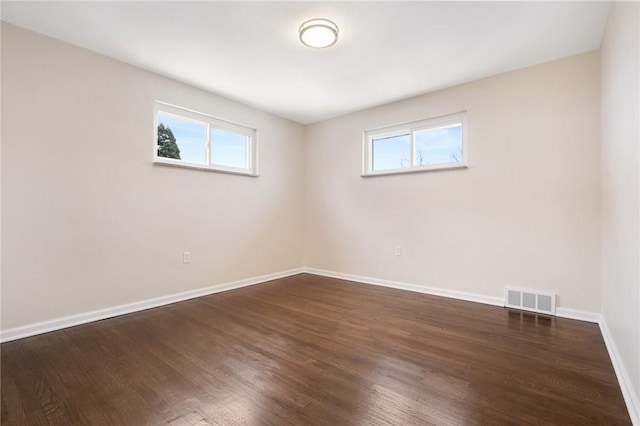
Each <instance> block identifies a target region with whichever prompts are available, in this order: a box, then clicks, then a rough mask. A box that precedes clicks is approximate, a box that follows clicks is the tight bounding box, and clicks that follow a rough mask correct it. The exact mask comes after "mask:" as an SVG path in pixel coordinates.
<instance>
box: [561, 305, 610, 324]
mask: <svg viewBox="0 0 640 426" xmlns="http://www.w3.org/2000/svg"><path fill="white" fill-rule="evenodd" d="M556 316H557V317H560V318H568V319H574V320H579V321H586V322H593V323H596V324H598V323H600V320H601V319H602V315H600V314H598V313H596V312H588V311H580V310H578V309H569V308H556Z"/></svg>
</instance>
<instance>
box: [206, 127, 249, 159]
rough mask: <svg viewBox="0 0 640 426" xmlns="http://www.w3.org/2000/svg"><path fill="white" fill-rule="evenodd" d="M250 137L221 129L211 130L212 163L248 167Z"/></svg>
mask: <svg viewBox="0 0 640 426" xmlns="http://www.w3.org/2000/svg"><path fill="white" fill-rule="evenodd" d="M248 139H249V138H248V137H247V136H245V135H240V134H238V133H233V132H229V131H226V130H221V129H211V163H212V164H220V165H222V166H229V167H240V168H246V167H247V142H248Z"/></svg>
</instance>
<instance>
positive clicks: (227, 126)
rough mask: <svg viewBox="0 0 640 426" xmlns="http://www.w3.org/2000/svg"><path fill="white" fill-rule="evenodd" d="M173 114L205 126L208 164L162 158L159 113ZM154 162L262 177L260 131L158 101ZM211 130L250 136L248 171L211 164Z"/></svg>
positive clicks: (156, 104) (154, 120) (206, 160)
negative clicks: (260, 174) (160, 152)
mask: <svg viewBox="0 0 640 426" xmlns="http://www.w3.org/2000/svg"><path fill="white" fill-rule="evenodd" d="M159 113H162V114H164V115H169V116H172V117H175V118H178V119H180V120H184V121H189V122H192V123H196V124H200V125H204V126H205V127H206V129H205V141H204V147H203V149H204V151H203V154H204V156H205V158H204V161H205V163H204V164H198V163H189V162H188V161H184V160H176V159H173V158H165V157H159V156H158V114H159ZM153 124H154V127H153V128H154V130H153V141H154V142H153V163H154V164H158V165H162V166H173V167H184V168H188V169H197V170H206V171H212V172H222V173H231V174H237V175H246V176H254V177H257V176H258V131H257V130H256V129H254V128H252V127H249V126H245V125H243V124H239V123H234V122H232V121H228V120H223V119H221V118H218V117H214V116H212V115H209V114H205V113H203V112H198V111H194V110H191V109H187V108H183V107H179V106H176V105H171V104H168V103H164V102H159V101H156V102H154V111H153ZM210 129H219V130H226V131H229V132H233V133H236V134H239V135H243V136H247V142H246V146H245V155H246V163H247V168H243V167H231V166H224V165H221V164H215V163H212V162H211V131H210Z"/></svg>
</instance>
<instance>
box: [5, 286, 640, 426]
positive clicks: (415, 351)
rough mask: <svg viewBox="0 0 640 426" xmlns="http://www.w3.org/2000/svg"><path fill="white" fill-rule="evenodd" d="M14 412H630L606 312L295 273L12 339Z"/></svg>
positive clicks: (415, 421) (402, 421)
mask: <svg viewBox="0 0 640 426" xmlns="http://www.w3.org/2000/svg"><path fill="white" fill-rule="evenodd" d="M1 356H2V389H1V390H2V398H1V399H2V424H3V425H4V424H6V425H22V424H25V425H38V424H43V425H45V424H58V425H72V424H82V425H135V426H138V425H167V424H170V425H210V424H216V425H331V426H336V425H430V424H433V425H499V424H513V425H528V424H530V425H541V424H545V425H547V424H557V425H591V424H602V425H627V424H630V419H629V417H628V414H627V412H626V409H625V406H624V402H623V399H622V395H621V392H620V388H619V386H618V382H617V380H616V377H615V375H614V371H613V367H612V366H611V362H610V360H609V358H608V355H607V350H606V348H605V344H604V341H603V339H602V336H601V334H600V331H599V328H598V326H597V325H595V324H590V323H586V322H580V321H573V320H566V319H561V318H548V317H544V316H537V315H533V314H526V313H522V312H518V311H509V310H507V309H502V308H496V307H491V306H485V305H481V304H477V303H470V302H462V301H456V300H451V299H445V298H439V297H433V296H427V295H422V294H416V293H411V292H405V291H401V290H393V289H387V288H381V287H375V286H369V285H364V284H356V283H347V282H345V281H341V280H336V279H331V278H323V277H317V276H312V275H304V274H303V275H297V276H294V277H289V278H285V279H281V280H276V281H271V282H269V283H265V284H260V285H256V286H253V287H248V288H243V289H239V290H234V291H229V292H226V293H219V294H215V295H211V296H207V297H202V298H199V299H194V300H191V301H187V302H182V303H177V304H173V305H169V306H165V307H161V308H156V309H151V310H148V311H143V312H139V313H135V314H130V315H125V316H121V317H118V318H113V319H109V320H104V321H98V322H95V323H91V324H86V325H81V326H77V327H73V328H68V329H65V330H60V331H56V332H52V333H48V334H44V335H40V336H35V337H30V338H27V339H22V340H18V341H14V342H8V343H4V344H2V346H1Z"/></svg>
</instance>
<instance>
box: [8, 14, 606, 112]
mask: <svg viewBox="0 0 640 426" xmlns="http://www.w3.org/2000/svg"><path fill="white" fill-rule="evenodd" d="M608 11H609V3H608V2H539V3H537V2H536V3H531V2H526V3H525V2H390V1H389V2H371V3H369V2H366V3H365V2H7V1H3V2H2V20H3V21H7V22H10V23H13V24H15V25H19V26H21V27H25V28H28V29H31V30H33V31H36V32H39V33H43V34H46V35H49V36H51V37H55V38H57V39H60V40H64V41H66V42H69V43H72V44H75V45H78V46H81V47H85V48H87V49H90V50H93V51H96V52H99V53H102V54H104V55H107V56H110V57H113V58H116V59H119V60H122V61H125V62H128V63H130V64H133V65H137V66H139V67H142V68H145V69H147V70H151V71H154V72H157V73H159V74H162V75H165V76H168V77H172V78H174V79H176V80H180V81H183V82H186V83H189V84H192V85H194V86H197V87H200V88H203V89H206V90H209V91H211V92H213V93H216V94H219V95H222V96H225V97H228V98H231V99H235V100H237V101H240V102H243V103H245V104H248V105H251V106H254V107H257V108H259V109H262V110H265V111H269V112H271V113H274V114H277V115H280V116H282V117H286V118H289V119H291V120H294V121H297V122H300V123H304V124H307V123H312V122H316V121H320V120H324V119H327V118H331V117H335V116H339V115H342V114H346V113H349V112H353V111H357V110H361V109H364V108H368V107H371V106H375V105H380V104H384V103H388V102H391V101H395V100H398V99H402V98H406V97H410V96H414V95H417V94H421V93H426V92H429V91H433V90H437V89H441V88H444V87H449V86H453V85H456V84H460V83H463V82H466V81H471V80H476V79H478V78H482V77H486V76H490V75H495V74H498V73H502V72H506V71H510V70H514V69H518V68H523V67H527V66H531V65H534V64H539V63H543V62H548V61H552V60H555V59H559V58H563V57H567V56H571V55H575V54H579V53H583V52H588V51H591V50H595V49H598V48H599V47H600V41H601V39H602V34H603V32H604V26H605V22H606V19H607V14H608ZM315 17H323V18H328V19H331V20H333V21H334V22H335V23H336V24H337V25H338V27H339V28H340V38H339V40H338V43H337V44H336V45H334V46H333V47H331V48H328V49H325V50H314V49H310V48H308V47H305V46H303V45H302V44H301V43H300V42H299V40H298V33H297V30H298V26H299V25H300V24H301V23H302V22H303V21H305V20H307V19H310V18H315Z"/></svg>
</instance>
